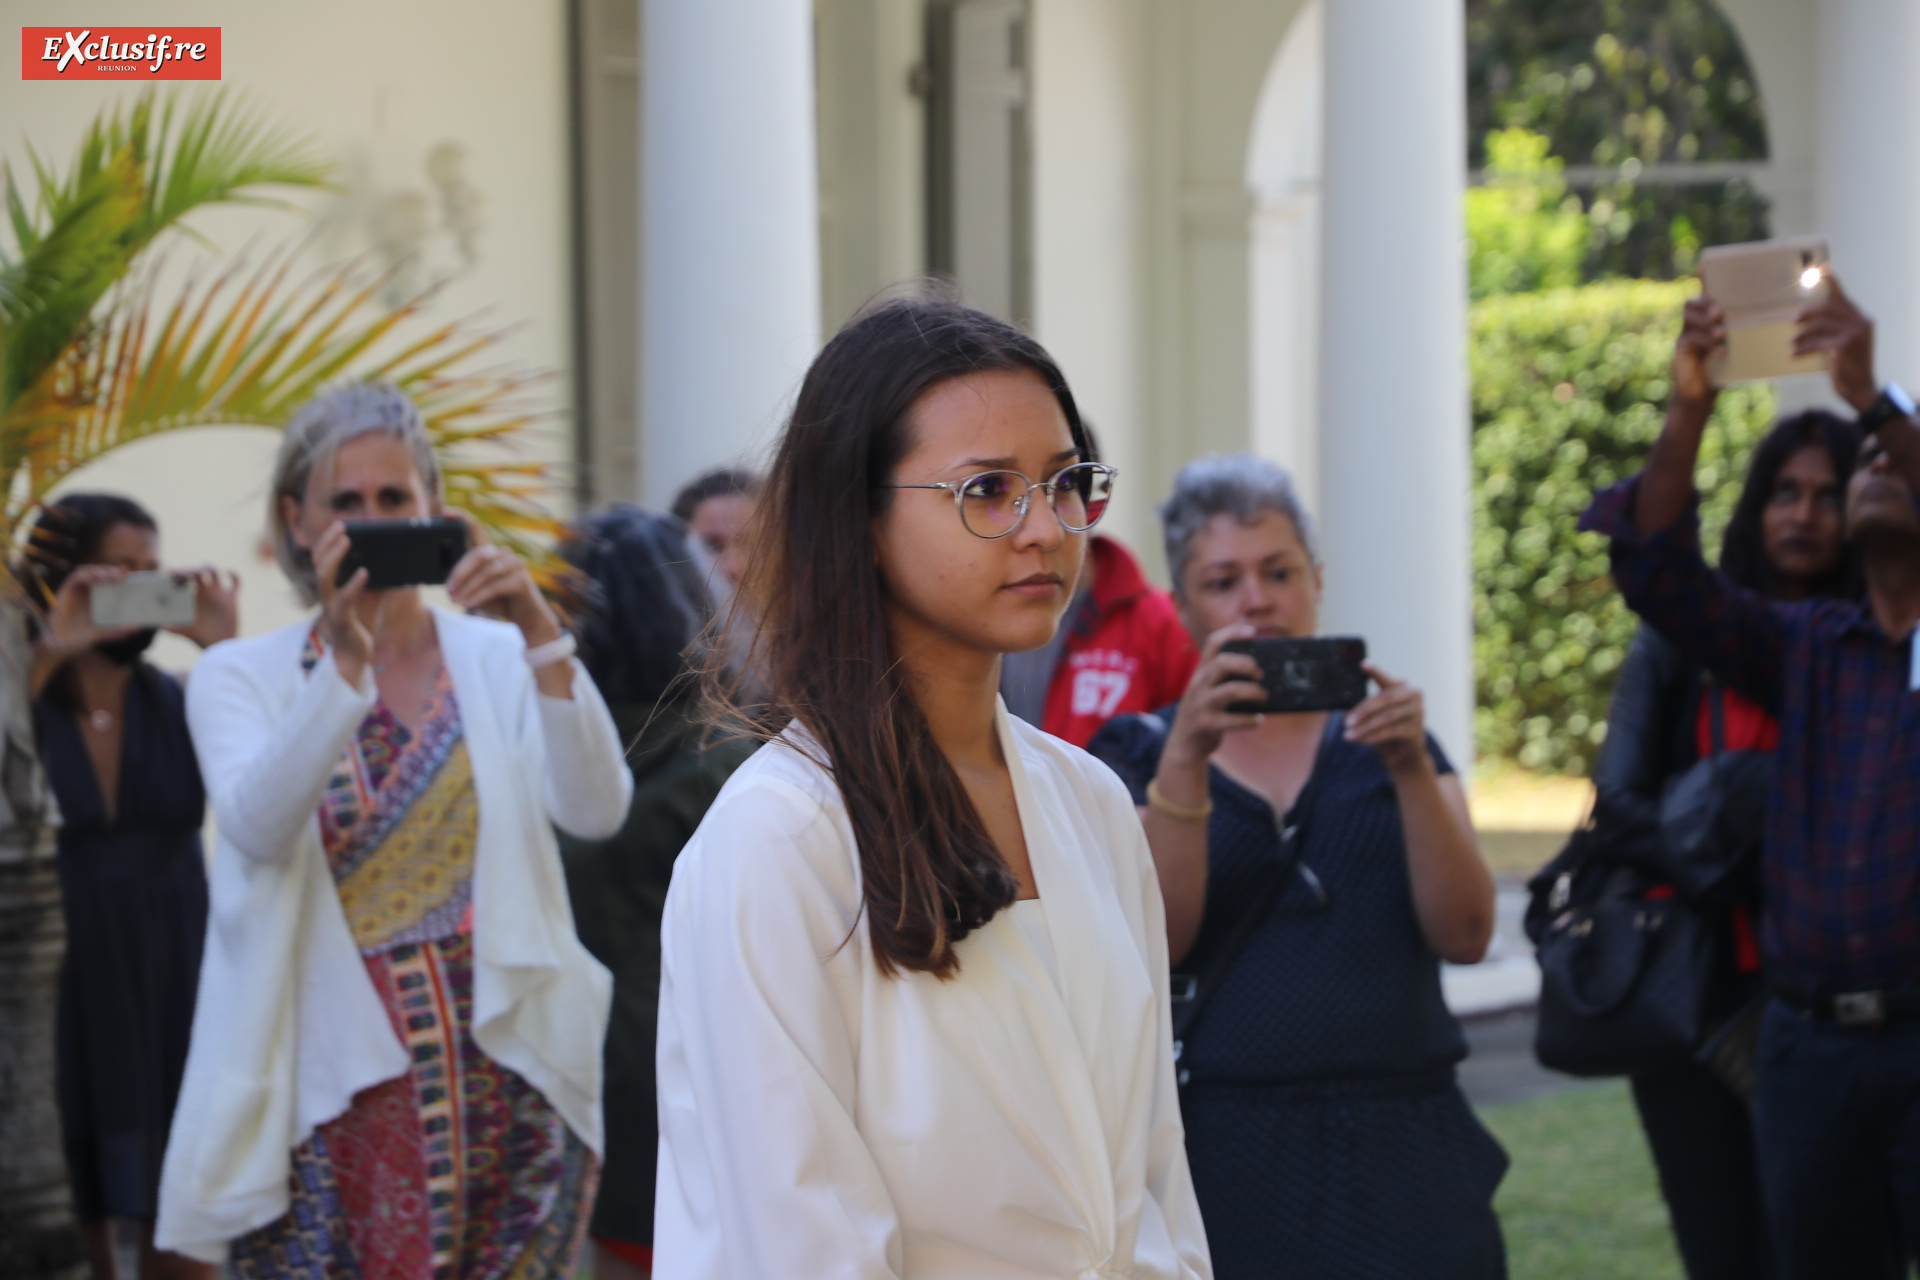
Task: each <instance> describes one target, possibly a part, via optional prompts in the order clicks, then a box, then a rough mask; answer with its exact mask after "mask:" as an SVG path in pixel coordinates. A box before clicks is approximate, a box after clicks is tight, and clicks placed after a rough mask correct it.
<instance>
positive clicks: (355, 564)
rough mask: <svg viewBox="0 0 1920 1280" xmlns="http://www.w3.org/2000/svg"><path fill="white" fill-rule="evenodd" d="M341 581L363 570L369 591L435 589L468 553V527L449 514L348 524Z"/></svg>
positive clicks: (353, 521)
mask: <svg viewBox="0 0 1920 1280" xmlns="http://www.w3.org/2000/svg"><path fill="white" fill-rule="evenodd" d="M347 543H348V546H347V555H346V559H344V560H342V561H341V562H340V577H339V582H340V583H341V584H344V583H345V582H346V581H347V579H349V578H351V577H352V576H353V575H354V573H355V571H356V570H359V569H361V568H363V567H364V568H365V569H366V571H367V590H369V591H387V590H390V589H392V588H394V587H425V586H438V585H440V584H441V583H443V582H445V581H446V580H447V579H448V577H450V576H451V575H452V573H453V566H455V565H456V564H459V563H460V557H461V556H464V555H465V554H467V526H466V525H465V524H464V523H463V522H461V521H459V520H456V519H454V518H453V517H452V516H435V517H433V518H431V519H420V520H349V521H347Z"/></svg>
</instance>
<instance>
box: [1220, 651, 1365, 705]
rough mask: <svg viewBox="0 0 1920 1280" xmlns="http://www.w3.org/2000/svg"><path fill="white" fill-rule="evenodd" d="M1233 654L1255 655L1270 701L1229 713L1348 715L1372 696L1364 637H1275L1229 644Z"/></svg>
mask: <svg viewBox="0 0 1920 1280" xmlns="http://www.w3.org/2000/svg"><path fill="white" fill-rule="evenodd" d="M1221 647H1222V648H1223V649H1224V650H1225V651H1226V652H1228V653H1245V654H1250V655H1252V657H1253V660H1254V661H1255V662H1258V663H1259V664H1260V683H1261V684H1262V685H1264V686H1265V687H1266V690H1267V700H1266V701H1265V702H1236V703H1233V704H1232V705H1231V706H1229V707H1228V708H1227V710H1229V711H1236V712H1240V713H1242V714H1252V713H1255V712H1273V713H1281V712H1289V711H1346V710H1348V709H1349V708H1351V707H1356V706H1359V705H1360V703H1361V702H1363V701H1365V699H1366V696H1367V673H1366V672H1365V671H1362V670H1361V669H1360V664H1361V663H1363V662H1365V661H1366V660H1367V642H1366V641H1365V640H1362V639H1361V638H1360V637H1359V636H1276V637H1272V638H1268V639H1253V640H1229V641H1227V643H1226V644H1224V645H1222V646H1221Z"/></svg>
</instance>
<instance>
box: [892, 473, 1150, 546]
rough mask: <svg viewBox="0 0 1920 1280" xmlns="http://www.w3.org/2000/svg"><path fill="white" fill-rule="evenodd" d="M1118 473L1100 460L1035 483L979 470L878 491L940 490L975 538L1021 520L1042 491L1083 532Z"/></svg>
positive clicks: (1096, 519)
mask: <svg viewBox="0 0 1920 1280" xmlns="http://www.w3.org/2000/svg"><path fill="white" fill-rule="evenodd" d="M1119 474H1120V473H1119V472H1117V471H1115V470H1114V469H1113V468H1112V467H1109V466H1107V465H1106V464H1105V463H1102V462H1076V463H1074V464H1073V465H1072V466H1070V467H1068V468H1066V469H1065V470H1063V471H1060V472H1057V473H1055V475H1054V477H1053V479H1051V480H1047V481H1044V482H1042V483H1038V484H1036V483H1035V482H1033V481H1031V480H1029V479H1027V478H1026V477H1025V476H1024V475H1021V474H1020V473H1019V472H1018V471H982V472H981V473H980V474H979V475H977V476H968V477H967V478H966V479H965V480H961V481H959V482H958V483H955V482H954V481H951V480H943V481H941V482H940V483H939V484H883V485H881V486H880V487H881V488H882V489H946V490H948V491H950V492H951V493H952V494H953V505H954V506H955V508H957V509H958V510H959V512H960V523H961V524H963V525H965V526H966V528H967V532H968V533H970V534H972V535H973V536H974V537H976V538H988V539H992V538H1004V537H1006V536H1007V535H1008V534H1010V533H1012V532H1013V531H1014V530H1015V529H1018V528H1019V527H1020V526H1021V524H1022V523H1023V522H1024V521H1025V520H1026V518H1027V511H1028V509H1029V508H1030V507H1031V506H1032V504H1033V495H1034V493H1035V492H1036V491H1037V492H1040V493H1044V494H1046V495H1047V505H1048V506H1050V507H1052V508H1053V515H1054V518H1055V519H1056V520H1058V521H1059V522H1060V524H1061V525H1062V526H1063V527H1064V528H1066V529H1068V530H1071V531H1072V532H1074V533H1085V532H1086V531H1087V530H1089V529H1091V528H1093V526H1095V525H1096V524H1099V523H1100V517H1101V516H1103V515H1105V514H1107V503H1109V502H1111V501H1112V500H1113V480H1114V477H1115V476H1117V475H1119Z"/></svg>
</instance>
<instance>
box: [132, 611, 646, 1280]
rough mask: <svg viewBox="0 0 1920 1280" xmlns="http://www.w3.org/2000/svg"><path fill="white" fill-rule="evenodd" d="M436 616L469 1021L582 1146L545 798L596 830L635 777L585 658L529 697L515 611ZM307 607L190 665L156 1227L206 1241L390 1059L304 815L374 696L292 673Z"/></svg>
mask: <svg viewBox="0 0 1920 1280" xmlns="http://www.w3.org/2000/svg"><path fill="white" fill-rule="evenodd" d="M433 616H434V625H435V628H436V630H437V631H438V633H439V640H440V652H441V655H442V658H443V660H444V661H445V663H446V667H447V674H448V676H449V677H450V678H451V680H452V683H453V690H454V696H455V697H456V698H457V699H458V700H459V704H460V718H461V723H462V726H463V730H464V734H465V742H466V747H467V755H468V758H469V759H470V760H471V762H472V765H473V779H474V791H475V794H476V797H477V800H478V808H479V837H478V844H477V847H476V850H475V854H474V873H473V921H474V926H473V936H474V998H473V1035H474V1039H475V1040H476V1041H477V1042H478V1043H479V1045H480V1047H481V1048H482V1049H484V1050H485V1051H486V1052H487V1054H488V1055H489V1056H491V1057H492V1058H493V1059H494V1060H495V1061H497V1062H499V1063H501V1064H502V1065H503V1066H506V1067H509V1068H511V1069H513V1070H514V1071H517V1072H519V1073H520V1075H521V1076H523V1077H524V1078H525V1079H526V1080H527V1081H528V1083H530V1084H531V1085H532V1086H533V1087H534V1088H536V1089H538V1090H539V1091H540V1093H541V1095H542V1096H544V1097H545V1098H546V1099H547V1100H548V1101H549V1102H550V1103H552V1104H553V1106H554V1109H555V1110H557V1111H558V1112H559V1113H560V1115H561V1117H562V1118H563V1119H564V1120H565V1121H566V1122H567V1125H568V1126H569V1127H570V1128H571V1129H572V1130H573V1131H574V1132H575V1133H576V1134H577V1135H579V1137H580V1138H581V1139H582V1140H583V1141H584V1142H586V1143H587V1144H588V1145H589V1146H590V1147H592V1148H593V1149H594V1150H596V1151H598V1150H599V1149H600V1142H601V1122H600V1061H601V1060H600V1045H601V1039H602V1037H603V1035H604V1033H605V1030H606V1022H607V1008H608V1002H609V999H610V993H611V990H612V982H611V980H610V979H609V977H608V976H607V972H606V970H605V969H603V968H602V967H601V966H600V965H599V964H598V963H597V962H596V961H595V960H594V959H593V957H592V956H590V955H589V954H588V953H587V951H586V948H584V947H583V946H581V944H580V941H579V939H578V938H577V937H576V936H575V934H574V929H573V915H572V911H571V909H570V908H569V907H568V904H567V892H566V884H565V881H564V879H563V876H562V873H561V868H560V859H559V851H558V848H557V845H556V842H555V840H554V836H553V830H552V827H551V826H549V824H548V819H549V818H551V819H552V820H553V821H554V822H557V823H559V824H560V825H561V826H562V827H564V828H565V829H566V830H568V831H571V832H575V833H577V834H579V835H581V836H584V837H589V838H594V837H601V836H606V835H611V834H612V833H613V832H614V831H616V830H618V829H619V827H620V824H621V822H622V821H623V820H624V819H625V816H626V811H627V803H628V800H629V798H630V796H631V794H632V790H633V779H632V776H631V775H630V774H629V773H628V772H627V769H626V767H625V764H624V762H623V758H622V749H621V743H620V740H619V735H618V733H617V732H616V731H615V729H614V726H613V719H612V717H611V716H609V715H608V714H607V709H606V705H605V704H604V703H603V702H602V701H601V700H600V695H599V693H598V691H597V690H595V688H594V687H593V682H592V680H591V679H589V678H588V677H587V675H586V672H585V670H584V669H583V668H580V667H578V666H576V667H575V671H576V675H575V678H574V684H573V699H572V700H571V701H568V700H566V699H560V698H543V697H540V696H538V693H537V691H536V689H535V687H534V682H533V676H532V672H531V671H530V670H529V669H528V667H527V665H526V663H525V662H524V661H523V660H522V658H521V654H522V653H523V652H524V651H525V643H524V641H523V640H522V639H521V636H520V632H519V631H518V630H517V629H515V628H514V627H511V626H509V625H507V624H505V623H501V622H493V621H489V620H486V619H482V618H474V617H469V616H467V615H464V614H457V613H450V612H447V611H445V610H440V609H436V610H434V612H433ZM311 628H312V622H311V620H308V621H303V622H299V623H296V624H295V625H293V626H289V627H284V628H282V629H280V630H279V631H275V632H272V633H270V634H268V635H263V636H258V637H254V638H252V639H247V640H229V641H227V642H225V643H224V644H218V645H215V646H214V647H213V648H211V649H209V650H207V652H206V654H205V655H204V656H203V657H202V658H201V659H200V662H199V664H198V665H197V666H196V667H195V668H194V672H193V678H192V680H190V681H189V682H188V684H187V722H188V726H189V727H190V729H191V730H192V733H193V742H194V747H195V749H196V751H197V752H198V753H199V757H200V772H201V775H202V777H203V778H204V779H205V781H206V788H207V795H208V797H209V799H210V800H211V801H212V803H213V812H214V817H215V819H216V821H217V823H218V826H219V834H220V839H219V845H218V847H217V851H216V854H215V857H214V860H213V871H212V879H211V885H210V890H211V899H212V901H211V911H210V915H209V919H208V926H207V939H206V950H205V956H204V959H203V960H202V961H201V965H200V988H199V997H198V1002H197V1004H196V1005H195V1007H194V1018H193V1039H192V1042H191V1045H190V1047H189V1049H188V1053H187V1066H186V1076H185V1079H184V1081H183V1082H182V1085H181V1090H180V1099H179V1102H178V1104H177V1106H176V1109H175V1112H174V1117H173V1130H172V1134H171V1137H170V1139H169V1141H168V1144H167V1153H166V1161H165V1164H164V1166H163V1169H162V1173H161V1180H160V1219H159V1224H158V1229H157V1231H156V1240H157V1242H158V1244H159V1246H160V1247H161V1248H164V1249H174V1250H177V1251H179V1252H182V1253H186V1254H190V1255H192V1256H194V1257H197V1258H201V1259H203V1260H205V1261H209V1262H218V1261H221V1260H223V1259H224V1256H225V1253H226V1247H227V1242H228V1241H230V1240H232V1239H233V1238H235V1237H237V1236H239V1235H242V1234H244V1233H245V1232H247V1231H250V1230H252V1229H254V1228H255V1227H259V1226H263V1225H265V1224H266V1223H269V1222H272V1221H273V1220H274V1219H276V1218H278V1217H279V1216H280V1215H281V1214H283V1213H285V1212H286V1210H287V1205H288V1192H287V1179H288V1172H289V1169H290V1168H291V1164H292V1159H291V1157H292V1152H293V1148H294V1147H295V1146H297V1145H299V1143H300V1142H302V1141H303V1140H305V1139H306V1137H307V1136H308V1135H309V1134H311V1133H312V1132H313V1130H314V1128H315V1127H316V1126H317V1125H320V1124H322V1123H324V1122H325V1121H328V1120H331V1119H333V1118H334V1117H335V1116H338V1115H340V1114H341V1113H342V1112H344V1111H345V1110H346V1109H347V1107H348V1106H349V1104H350V1103H351V1102H352V1100H353V1095H354V1094H355V1093H357V1092H359V1091H360V1090H362V1089H366V1088H368V1087H370V1086H372V1085H375V1084H378V1083H380V1082H381V1081H383V1080H390V1079H392V1078H394V1077H395V1076H398V1075H401V1074H403V1073H404V1072H405V1071H406V1070H407V1065H408V1057H407V1053H406V1050H405V1049H404V1048H403V1047H402V1045H401V1043H400V1041H399V1039H398V1038H397V1037H396V1036H395V1035H394V1032H393V1027H392V1024H391V1022H390V1021H389V1020H388V1018H387V1014H386V1010H385V1009H384V1007H383V1006H382V1004H381V1001H380V997H379V995H378V994H377V993H376V992H375V991H374V988H373V983H372V980H371V979H370V978H369V977H368V976H367V970H366V967H365V965H364V964H363V963H362V961H361V957H360V952H359V949H358V948H357V947H356V946H355V945H354V941H353V935H352V933H351V932H350V931H349V929H348V927H347V920H346V915H345V913H344V912H343V911H342V910H341V907H340V897H339V894H338V893H337V892H336V890H335V888H334V884H333V875H332V872H331V871H330V870H329V868H328V866H327V857H326V851H325V849H324V847H323V846H322V844H321V839H320V824H319V820H318V816H317V810H318V808H319V804H320V798H321V794H322V792H323V791H324V790H325V787H326V781H327V776H328V773H329V771H330V769H331V766H332V765H333V763H334V762H335V761H336V760H338V759H339V757H340V754H341V752H343V751H344V750H345V749H346V747H347V744H348V743H349V742H350V741H351V740H352V738H353V735H354V732H355V731H356V729H357V728H358V727H359V725H360V723H361V721H362V720H363V719H364V718H365V716H366V714H367V711H368V710H369V709H370V708H371V707H372V706H373V703H374V700H375V696H376V693H375V689H374V684H373V678H372V673H371V672H369V673H367V675H366V676H365V678H364V680H363V686H364V687H362V688H360V689H355V688H353V687H352V686H351V685H349V684H347V682H346V681H345V680H343V679H341V678H340V673H339V669H338V668H337V667H336V666H335V665H334V663H333V661H332V660H331V658H323V659H322V660H321V661H320V662H319V663H318V664H316V665H315V667H314V668H313V671H312V672H311V673H307V674H303V673H302V672H301V670H300V654H301V650H302V648H303V647H304V645H305V643H306V639H307V636H308V635H309V633H310V631H311Z"/></svg>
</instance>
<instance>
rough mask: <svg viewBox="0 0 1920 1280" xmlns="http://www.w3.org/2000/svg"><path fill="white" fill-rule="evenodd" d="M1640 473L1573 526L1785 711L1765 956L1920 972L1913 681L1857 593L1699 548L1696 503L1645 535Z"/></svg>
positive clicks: (1908, 976)
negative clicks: (1707, 556) (1756, 577)
mask: <svg viewBox="0 0 1920 1280" xmlns="http://www.w3.org/2000/svg"><path fill="white" fill-rule="evenodd" d="M1639 483H1640V482H1639V479H1638V478H1637V477H1636V478H1634V479H1631V480H1627V481H1625V482H1623V483H1621V484H1618V485H1615V486H1613V487H1612V488H1610V489H1607V490H1604V491H1602V492H1601V493H1600V494H1598V495H1597V496H1596V497H1595V498H1594V501H1593V505H1592V506H1591V507H1589V508H1588V509H1587V513H1586V515H1584V516H1583V517H1581V521H1580V527H1581V528H1582V529H1587V530H1591V531H1594V532H1597V533H1603V534H1606V535H1607V536H1608V537H1610V538H1612V539H1613V548H1612V554H1613V577H1614V581H1615V582H1616V583H1617V584H1618V585H1619V587H1620V593H1621V595H1623V596H1625V597H1626V601H1627V603H1628V604H1629V605H1630V606H1632V608H1633V610H1634V612H1636V613H1638V614H1639V615H1640V616H1641V617H1643V618H1645V619H1646V620H1647V621H1648V622H1649V623H1651V624H1652V625H1653V627H1654V629H1655V630H1657V631H1659V632H1660V634H1661V635H1663V636H1665V637H1666V638H1667V639H1669V640H1671V641H1672V642H1673V643H1674V644H1675V645H1677V646H1679V647H1680V649H1681V650H1682V651H1684V652H1685V653H1686V654H1688V655H1689V656H1690V657H1692V658H1693V659H1694V660H1695V661H1697V662H1699V663H1701V664H1702V665H1703V666H1705V667H1706V668H1707V669H1708V670H1710V671H1712V672H1713V673H1714V674H1715V675H1716V676H1718V677H1719V678H1720V679H1721V680H1723V681H1725V682H1726V683H1727V684H1728V685H1730V686H1732V687H1733V688H1734V689H1735V690H1737V691H1738V692H1740V693H1742V694H1745V695H1746V696H1747V697H1748V698H1751V699H1752V700H1753V701H1755V702H1757V703H1759V704H1760V705H1761V706H1763V707H1765V708H1766V709H1767V710H1768V711H1769V712H1771V713H1772V714H1773V715H1775V716H1777V717H1778V718H1779V721H1780V748H1779V751H1778V752H1777V754H1776V756H1775V772H1774V789H1773V795H1772V801H1771V805H1770V809H1769V812H1768V815H1767V828H1766V842H1765V848H1764V850H1763V854H1762V868H1763V872H1764V879H1765V886H1766V910H1765V917H1764V921H1763V929H1762V939H1763V944H1764V947H1765V950H1766V955H1767V960H1768V963H1769V964H1770V965H1771V966H1773V967H1774V968H1775V969H1776V970H1777V971H1779V972H1781V973H1782V974H1785V975H1790V976H1791V977H1793V978H1796V979H1798V980H1800V981H1802V982H1814V983H1819V984H1822V985H1825V986H1828V987H1831V988H1833V989H1836V990H1842V991H1849V990H1863V989H1872V988H1887V987H1896V986H1902V985H1907V984H1920V694H1916V693H1914V692H1913V691H1912V690H1911V689H1909V687H1908V682H1909V679H1910V676H1911V671H1912V666H1911V659H1912V644H1911V641H1910V640H1908V639H1905V638H1903V639H1900V640H1892V639H1889V638H1888V636H1887V634H1886V632H1884V631H1882V630H1881V629H1880V625H1879V623H1877V622H1876V621H1875V620H1874V617H1873V613H1872V611H1871V610H1870V609H1869V608H1868V607H1867V606H1866V605H1865V604H1862V603H1852V602H1848V601H1841V600H1811V601H1804V602H1800V603H1796V604H1782V603H1777V602H1774V601H1770V600H1768V599H1766V598H1765V597H1764V596H1761V595H1758V594H1756V593H1755V592H1752V591H1747V590H1744V589H1743V588H1740V587H1737V586H1735V585H1734V584H1733V583H1732V582H1731V581H1729V580H1728V579H1727V578H1726V577H1725V576H1723V575H1722V574H1720V573H1719V572H1717V571H1716V570H1714V569H1712V568H1710V567H1709V566H1708V565H1707V563H1706V561H1705V560H1703V559H1702V558H1701V556H1700V523H1699V517H1698V513H1697V511H1695V510H1693V509H1689V511H1688V513H1687V514H1686V515H1685V516H1684V517H1682V518H1681V519H1680V520H1678V521H1676V522H1675V523H1674V524H1673V525H1671V526H1670V527H1668V528H1666V529H1664V530H1662V531H1660V532H1659V533H1656V534H1654V535H1653V536H1652V537H1649V538H1641V537H1640V536H1639V535H1638V534H1637V533H1636V532H1635V531H1634V526H1633V504H1634V495H1635V494H1636V493H1637V492H1638V489H1639Z"/></svg>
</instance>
